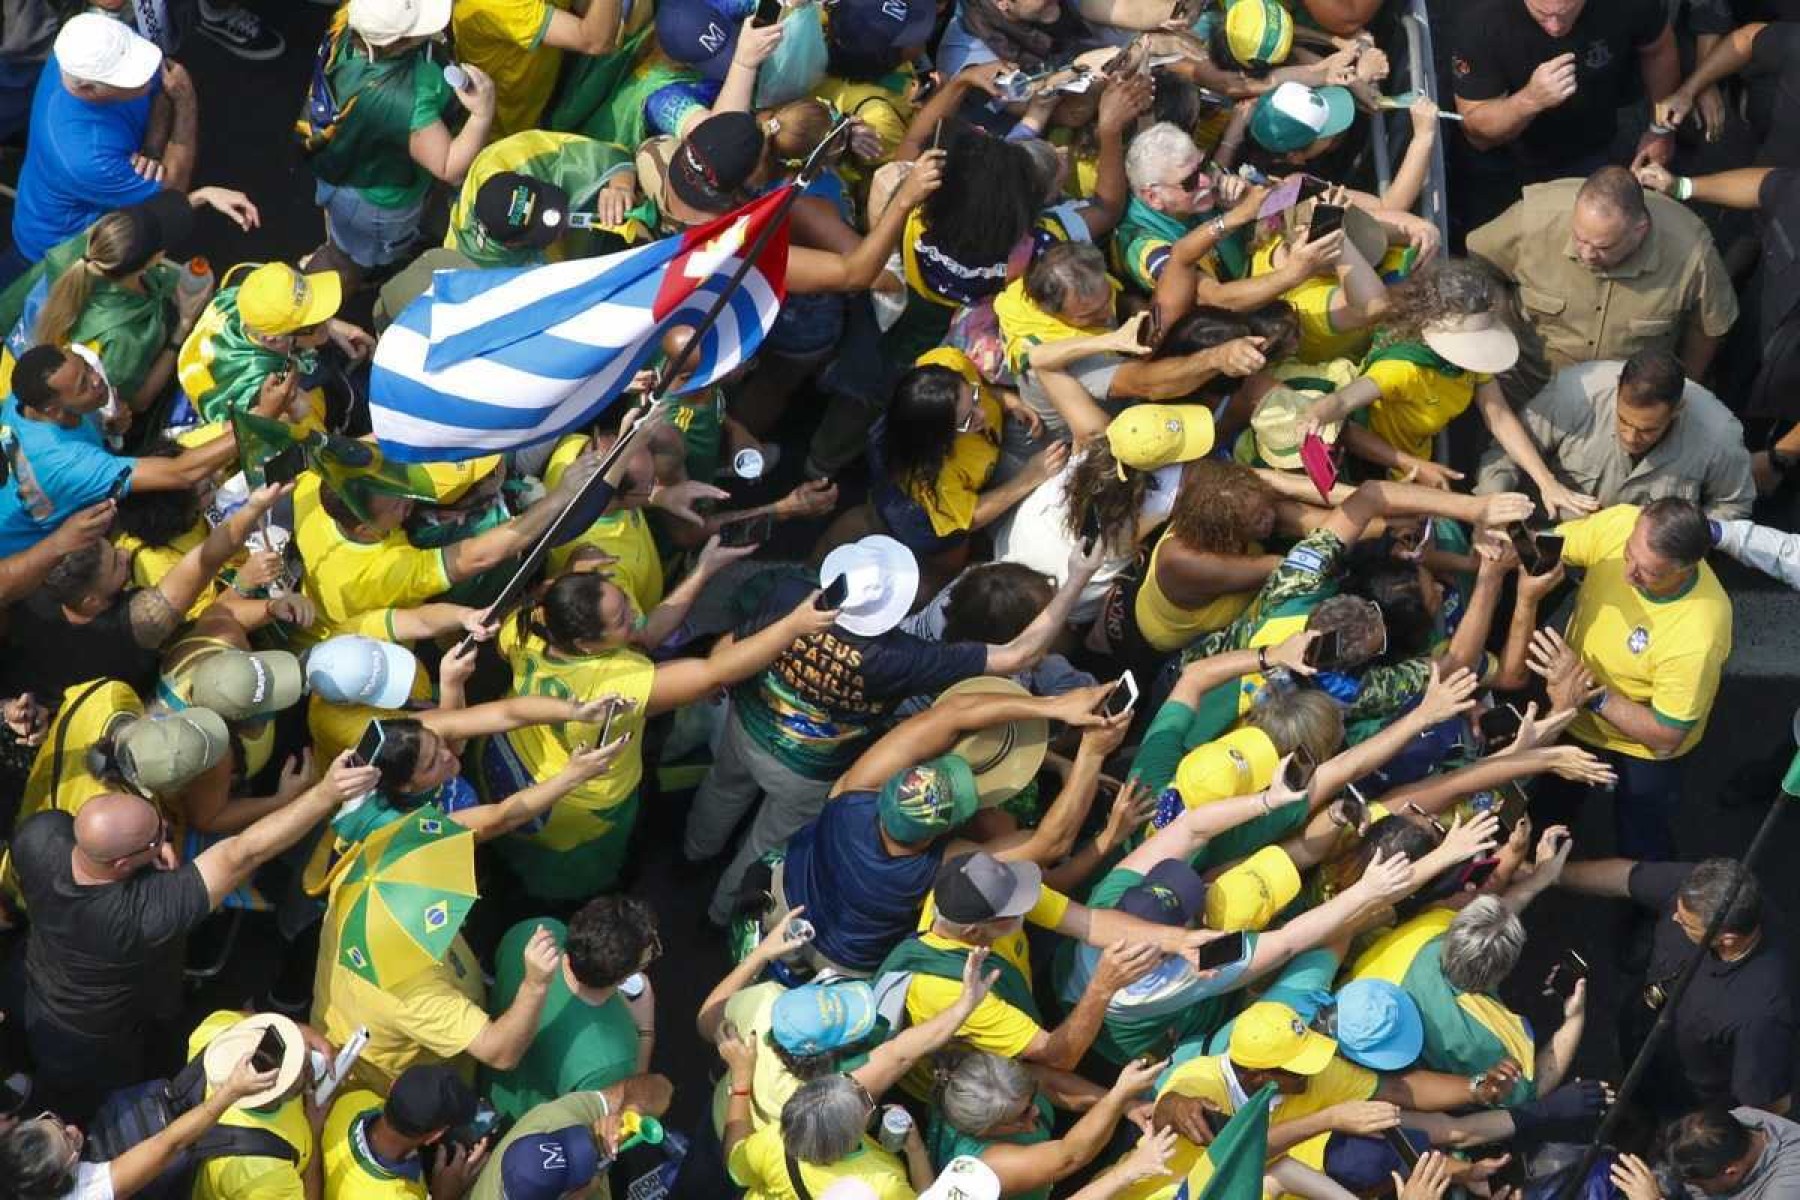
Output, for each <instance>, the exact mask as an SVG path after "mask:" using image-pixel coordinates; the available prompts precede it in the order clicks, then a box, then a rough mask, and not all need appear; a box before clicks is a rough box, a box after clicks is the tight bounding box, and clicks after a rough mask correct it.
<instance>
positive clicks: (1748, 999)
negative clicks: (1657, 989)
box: [1627, 863, 1794, 1108]
mask: <svg viewBox="0 0 1800 1200" xmlns="http://www.w3.org/2000/svg"><path fill="white" fill-rule="evenodd" d="M1693 869H1694V864H1693V863H1639V864H1637V865H1636V866H1635V867H1633V868H1632V869H1631V877H1630V881H1629V883H1628V885H1627V886H1628V887H1629V889H1630V892H1631V898H1632V899H1633V900H1635V901H1636V902H1637V903H1639V904H1641V905H1643V906H1644V907H1645V908H1649V909H1654V910H1655V911H1656V912H1657V913H1659V914H1660V918H1659V919H1658V921H1657V923H1656V933H1655V935H1654V938H1653V940H1652V942H1651V947H1650V965H1649V968H1648V970H1646V972H1645V975H1644V981H1645V983H1646V984H1655V985H1660V986H1661V987H1663V988H1665V989H1668V988H1672V987H1673V986H1674V982H1675V979H1676V977H1677V976H1679V975H1680V974H1681V971H1682V968H1683V967H1684V966H1685V965H1686V963H1687V961H1688V959H1689V958H1690V957H1692V955H1693V952H1694V943H1692V942H1690V941H1689V940H1688V938H1687V935H1686V934H1684V933H1683V932H1682V931H1681V927H1680V926H1678V925H1676V924H1675V920H1674V913H1675V897H1676V893H1678V892H1679V891H1680V890H1681V885H1682V884H1683V883H1685V882H1686V881H1687V877H1688V875H1689V874H1690V873H1691V872H1692V871H1693ZM1788 964H1789V960H1788V954H1787V947H1786V945H1785V943H1784V942H1783V941H1782V940H1781V936H1780V923H1779V922H1778V921H1777V920H1776V919H1774V917H1773V915H1772V914H1769V913H1765V914H1764V919H1763V923H1762V941H1761V942H1760V943H1759V944H1758V946H1757V947H1756V949H1755V950H1753V951H1751V952H1750V954H1749V955H1748V956H1747V957H1744V958H1740V959H1738V960H1737V961H1736V962H1729V963H1728V962H1721V961H1720V960H1719V959H1718V958H1716V957H1714V956H1712V955H1708V956H1707V957H1706V959H1705V961H1704V962H1703V963H1702V964H1701V966H1700V971H1699V973H1698V974H1697V975H1695V976H1694V982H1693V985H1692V986H1691V987H1689V988H1688V991H1687V995H1686V996H1684V997H1683V998H1682V1001H1681V1007H1680V1009H1679V1010H1678V1011H1677V1012H1676V1014H1675V1033H1674V1053H1675V1055H1676V1056H1677V1058H1678V1060H1679V1067H1680V1071H1679V1074H1680V1076H1681V1077H1682V1078H1684V1079H1685V1081H1686V1083H1687V1086H1688V1087H1689V1088H1690V1089H1691V1091H1692V1092H1693V1099H1694V1101H1695V1103H1696V1104H1724V1105H1734V1104H1748V1105H1751V1106H1753V1107H1756V1108H1766V1107H1768V1106H1769V1104H1770V1103H1771V1102H1772V1101H1775V1100H1778V1099H1780V1098H1781V1097H1783V1096H1786V1095H1787V1094H1788V1091H1789V1088H1790V1086H1791V1084H1792V1080H1793V1063H1794V1047H1793V1039H1794V1007H1793V1001H1792V998H1791V996H1790V994H1789V990H1788V977H1789V965H1788ZM1671 1074H1672V1073H1665V1074H1664V1076H1663V1077H1664V1078H1669V1077H1670V1075H1671Z"/></svg>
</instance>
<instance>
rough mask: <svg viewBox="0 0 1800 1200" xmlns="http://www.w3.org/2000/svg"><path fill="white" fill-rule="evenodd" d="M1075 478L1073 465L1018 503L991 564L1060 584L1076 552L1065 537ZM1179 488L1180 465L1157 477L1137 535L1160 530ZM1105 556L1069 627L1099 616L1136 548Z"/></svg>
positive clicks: (997, 536) (1001, 529) (1000, 530)
mask: <svg viewBox="0 0 1800 1200" xmlns="http://www.w3.org/2000/svg"><path fill="white" fill-rule="evenodd" d="M1074 476H1075V463H1074V461H1073V460H1071V461H1070V463H1069V464H1068V465H1067V466H1065V467H1064V468H1063V469H1062V471H1061V472H1059V473H1058V474H1056V475H1052V476H1051V477H1050V478H1049V479H1046V480H1044V482H1042V483H1040V484H1038V486H1037V487H1036V488H1034V489H1032V492H1031V494H1030V495H1029V496H1027V497H1025V499H1023V500H1021V501H1019V503H1018V505H1017V506H1015V507H1014V508H1013V510H1012V512H1011V513H1010V514H1008V515H1007V517H1006V519H1005V520H1003V521H1001V522H1000V524H999V526H998V527H997V528H996V530H995V532H994V560H995V561H996V562H1015V563H1020V564H1022V565H1024V566H1027V567H1030V568H1031V569H1032V570H1034V571H1042V572H1043V573H1044V574H1045V575H1048V576H1050V578H1052V579H1054V580H1056V581H1057V583H1058V584H1060V583H1061V582H1062V578H1063V572H1064V571H1066V570H1068V569H1069V555H1070V554H1071V553H1072V552H1073V551H1074V549H1075V536H1074V535H1073V534H1071V533H1070V532H1069V528H1068V517H1069V496H1068V489H1069V481H1070V480H1071V479H1073V478H1074ZM1180 486H1181V464H1179V463H1177V464H1175V465H1173V466H1168V467H1164V468H1162V469H1161V470H1160V471H1157V472H1156V473H1155V475H1153V476H1152V477H1151V483H1150V486H1149V487H1148V488H1146V489H1145V491H1144V503H1143V506H1142V507H1141V508H1140V509H1139V510H1138V532H1139V533H1142V532H1143V531H1145V530H1148V529H1153V528H1155V527H1156V526H1157V525H1159V524H1161V523H1162V522H1163V521H1164V520H1165V519H1166V518H1167V517H1168V515H1169V513H1170V511H1171V510H1173V509H1174V507H1175V491H1176V489H1177V488H1179V487H1180ZM1107 550H1108V553H1107V556H1106V559H1105V561H1103V562H1102V563H1101V564H1100V569H1099V570H1098V571H1095V572H1094V577H1093V578H1092V579H1090V580H1088V583H1087V586H1086V587H1084V588H1082V589H1081V599H1080V600H1078V601H1076V602H1075V612H1074V617H1073V619H1074V621H1075V623H1077V624H1082V623H1085V622H1088V621H1091V620H1093V619H1094V617H1095V616H1097V615H1098V614H1099V612H1100V601H1101V600H1102V599H1103V598H1104V597H1105V596H1106V589H1107V588H1109V587H1111V586H1112V584H1113V581H1114V580H1115V579H1117V578H1118V577H1119V576H1120V575H1122V574H1124V573H1125V571H1126V570H1127V569H1129V568H1130V566H1131V564H1132V561H1133V560H1134V559H1135V558H1136V557H1137V543H1136V541H1133V543H1132V544H1131V545H1129V546H1119V547H1112V546H1109V547H1107Z"/></svg>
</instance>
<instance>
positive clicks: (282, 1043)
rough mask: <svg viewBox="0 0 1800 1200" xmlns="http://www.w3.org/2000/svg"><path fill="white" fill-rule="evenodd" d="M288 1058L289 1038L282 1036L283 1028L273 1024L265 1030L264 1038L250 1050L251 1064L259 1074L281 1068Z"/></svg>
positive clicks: (265, 1073)
mask: <svg viewBox="0 0 1800 1200" xmlns="http://www.w3.org/2000/svg"><path fill="white" fill-rule="evenodd" d="M286 1058H287V1039H286V1038H284V1037H282V1036H281V1030H279V1029H277V1028H275V1026H273V1025H271V1026H269V1027H268V1028H267V1029H264V1030H263V1035H262V1040H260V1041H258V1042H257V1043H256V1049H254V1050H252V1051H251V1052H250V1066H251V1067H252V1068H253V1069H254V1070H256V1071H257V1072H258V1073H259V1074H263V1075H267V1074H268V1073H269V1072H270V1071H279V1070H281V1064H282V1062H283V1061H284V1060H285V1059H286Z"/></svg>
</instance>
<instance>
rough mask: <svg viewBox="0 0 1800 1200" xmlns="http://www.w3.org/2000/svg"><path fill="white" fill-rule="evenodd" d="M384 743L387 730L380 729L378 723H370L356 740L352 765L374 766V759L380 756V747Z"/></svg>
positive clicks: (379, 723)
mask: <svg viewBox="0 0 1800 1200" xmlns="http://www.w3.org/2000/svg"><path fill="white" fill-rule="evenodd" d="M385 741H387V730H385V729H383V728H382V726H381V722H380V721H370V722H369V727H368V728H367V729H365V730H363V735H362V737H361V738H360V739H358V740H357V743H356V750H355V752H354V759H353V762H352V765H353V766H358V767H373V766H375V765H376V762H375V759H376V757H377V756H379V755H380V754H381V746H382V743H383V742H385Z"/></svg>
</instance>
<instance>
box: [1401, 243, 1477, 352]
mask: <svg viewBox="0 0 1800 1200" xmlns="http://www.w3.org/2000/svg"><path fill="white" fill-rule="evenodd" d="M1500 296H1501V292H1500V288H1499V285H1498V282H1497V281H1496V280H1495V278H1494V276H1493V273H1492V272H1490V271H1489V270H1488V269H1487V268H1486V267H1484V266H1482V265H1481V264H1480V263H1477V262H1474V261H1472V260H1470V259H1466V258H1461V259H1446V258H1440V259H1438V260H1437V261H1436V262H1434V263H1431V264H1430V265H1429V266H1427V267H1425V268H1424V269H1423V270H1421V271H1418V272H1415V273H1414V274H1413V275H1412V276H1410V277H1409V278H1408V279H1407V280H1406V281H1405V282H1404V283H1401V284H1399V285H1398V286H1396V287H1393V288H1391V289H1389V291H1388V304H1389V307H1388V313H1387V316H1386V317H1385V318H1384V319H1383V325H1384V326H1385V327H1386V329H1387V330H1388V331H1390V332H1391V333H1392V334H1393V335H1395V336H1396V337H1398V338H1399V339H1401V340H1415V339H1417V338H1418V336H1419V331H1420V330H1421V329H1423V328H1424V327H1425V326H1427V325H1429V324H1431V323H1432V322H1433V321H1440V320H1443V319H1444V318H1445V317H1455V316H1464V315H1467V314H1471V313H1484V312H1488V311H1491V310H1492V309H1493V308H1494V306H1495V305H1496V304H1497V303H1498V302H1499V300H1500Z"/></svg>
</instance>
